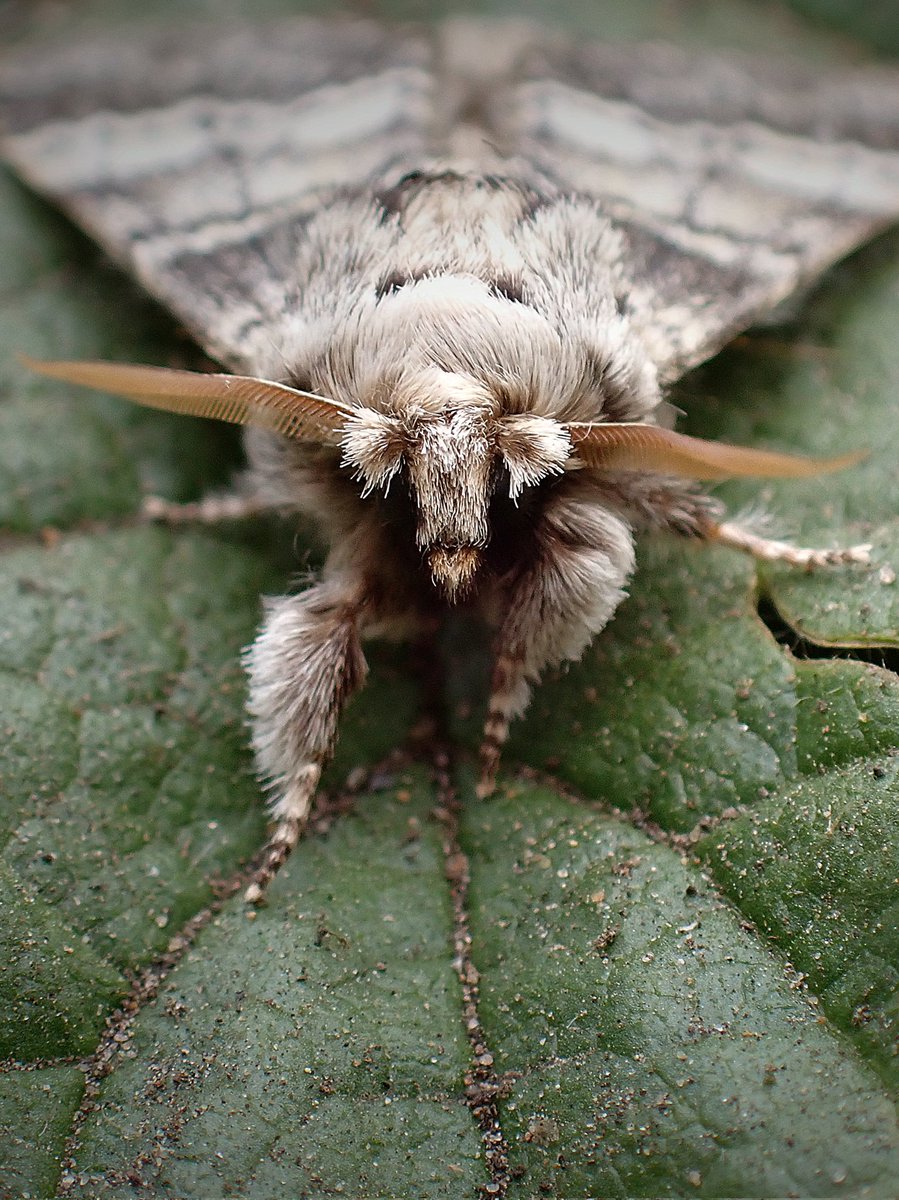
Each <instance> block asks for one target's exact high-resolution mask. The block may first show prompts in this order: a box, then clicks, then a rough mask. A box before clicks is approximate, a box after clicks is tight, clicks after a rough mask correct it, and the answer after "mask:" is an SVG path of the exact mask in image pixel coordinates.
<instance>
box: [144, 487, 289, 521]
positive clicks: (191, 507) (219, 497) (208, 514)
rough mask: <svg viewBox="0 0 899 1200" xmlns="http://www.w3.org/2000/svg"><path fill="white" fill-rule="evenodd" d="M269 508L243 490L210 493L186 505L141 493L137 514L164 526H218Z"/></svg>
mask: <svg viewBox="0 0 899 1200" xmlns="http://www.w3.org/2000/svg"><path fill="white" fill-rule="evenodd" d="M271 507H272V506H271V505H270V504H266V502H265V501H264V500H263V499H262V497H261V496H255V495H252V494H246V493H243V492H220V493H214V494H209V495H207V496H202V497H201V498H200V499H199V500H192V501H188V502H187V503H186V504H179V503H178V502H177V501H176V500H164V499H163V498H162V497H161V496H144V498H143V500H142V501H141V506H140V515H141V517H142V518H143V520H145V521H162V522H164V523H165V524H167V525H187V524H199V525H217V524H219V522H221V521H243V520H246V519H247V518H248V517H255V516H258V514H259V513H261V512H266V511H267V510H268V509H270V508H271Z"/></svg>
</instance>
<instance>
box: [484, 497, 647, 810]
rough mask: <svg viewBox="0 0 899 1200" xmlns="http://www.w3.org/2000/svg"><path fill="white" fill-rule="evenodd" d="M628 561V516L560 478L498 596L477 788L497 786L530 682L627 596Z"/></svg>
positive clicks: (572, 650) (577, 651) (575, 653)
mask: <svg viewBox="0 0 899 1200" xmlns="http://www.w3.org/2000/svg"><path fill="white" fill-rule="evenodd" d="M633 565H634V548H633V537H632V535H631V530H630V527H629V525H628V524H627V522H625V521H624V520H623V519H622V518H621V517H619V516H617V515H616V514H614V513H612V512H610V511H609V510H608V508H606V507H604V506H602V507H601V506H600V505H599V504H598V503H597V500H596V493H595V489H593V488H592V487H591V485H590V484H589V483H588V482H587V481H583V480H579V479H572V480H570V481H568V483H567V484H563V485H562V486H561V487H560V488H559V491H558V492H557V494H556V495H555V496H554V497H553V498H552V500H550V502H549V503H548V505H547V507H546V509H545V510H544V512H543V514H542V515H541V517H540V519H539V521H538V523H537V527H536V529H535V541H534V552H533V555H532V556H531V557H529V558H528V561H527V563H526V564H525V565H524V566H523V567H522V568H521V569H520V570H519V571H518V573H517V575H516V576H515V577H514V578H513V579H512V581H511V583H510V584H509V586H508V587H507V589H506V591H505V593H504V595H503V598H502V599H503V613H504V616H503V618H502V622H501V624H500V627H499V630H498V633H497V636H496V643H495V655H496V657H495V660H494V668H493V677H492V681H491V687H490V701H489V705H488V711H487V718H486V721H485V723H484V732H483V739H482V742H481V750H480V779H479V783H478V787H477V792H478V795H479V796H481V797H485V796H489V795H490V794H491V792H492V791H493V790H494V786H495V780H496V772H497V768H498V766H499V759H500V753H501V751H502V747H503V744H504V743H505V741H506V738H507V737H508V733H509V723H510V721H511V720H512V719H513V718H514V717H516V716H519V715H520V714H521V713H522V712H524V710H525V708H526V707H527V704H528V700H529V698H530V689H531V684H533V683H535V682H536V681H537V679H538V678H539V677H540V674H541V672H542V671H543V670H544V669H545V668H546V667H549V666H554V665H556V664H557V663H560V662H563V661H564V660H566V659H577V658H579V657H580V656H581V654H582V653H583V651H584V649H585V647H586V645H587V643H588V642H589V641H590V640H591V638H592V637H593V636H594V635H595V634H596V633H598V632H599V630H600V629H602V628H603V626H604V625H605V624H606V622H607V621H608V620H609V618H610V617H611V616H612V614H613V612H614V611H615V609H616V608H617V607H618V605H619V603H620V602H621V600H622V599H623V598H624V585H625V583H626V581H627V578H628V576H629V575H630V573H631V571H632V569H633Z"/></svg>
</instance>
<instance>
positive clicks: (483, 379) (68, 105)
mask: <svg viewBox="0 0 899 1200" xmlns="http://www.w3.org/2000/svg"><path fill="white" fill-rule="evenodd" d="M485 46H487V47H489V53H487V54H485V51H484V47H485ZM0 115H2V120H3V125H4V128H5V136H4V142H3V147H4V152H5V154H6V156H7V157H8V159H9V160H10V161H11V162H12V163H13V164H14V165H15V167H16V168H17V169H18V170H19V172H20V173H21V174H22V175H23V177H24V178H25V179H26V180H27V181H29V182H30V183H31V184H32V185H33V186H34V187H35V188H37V189H38V190H40V191H42V192H44V193H45V194H47V195H49V196H50V197H52V198H53V199H54V200H56V201H57V202H58V203H59V204H61V205H62V206H63V207H64V208H65V209H66V210H67V211H68V212H69V213H70V214H72V216H73V217H74V218H75V219H76V220H77V221H78V222H79V223H80V224H82V225H83V226H84V227H85V228H86V229H87V230H89V231H90V232H91V233H92V234H93V235H94V236H95V237H96V238H97V239H98V240H99V241H100V242H101V243H102V245H103V246H105V247H106V249H107V250H108V251H109V252H110V253H111V254H112V255H113V256H115V257H116V258H117V259H118V260H119V261H120V262H122V263H124V264H125V265H126V266H127V267H128V268H129V269H130V270H132V271H133V272H134V273H135V274H136V276H137V277H138V278H139V279H140V280H141V281H142V283H143V284H144V285H145V286H146V287H147V288H148V289H149V290H150V291H151V292H152V293H153V294H155V295H156V296H157V297H158V298H160V299H161V300H163V301H164V302H165V303H166V304H167V305H168V306H169V307H170V308H171V309H172V310H173V311H174V312H175V313H176V314H177V315H178V316H179V317H180V319H181V320H183V321H184V322H185V323H186V325H187V326H188V327H189V328H190V329H191V330H192V331H193V332H194V333H195V335H196V336H197V338H198V340H199V341H200V342H201V343H202V344H203V346H204V347H205V348H206V349H207V351H208V352H209V353H210V354H212V355H213V356H214V357H215V358H217V359H218V360H219V361H221V362H222V363H223V365H224V366H225V367H227V368H228V369H229V370H230V371H231V372H232V373H231V374H221V375H217V374H211V375H198V374H194V373H190V372H185V371H173V370H166V369H164V368H160V367H140V366H126V365H119V364H110V363H105V364H104V363H69V362H54V363H46V362H44V363H38V362H34V361H30V365H31V366H32V367H34V368H35V369H36V370H38V371H42V372H43V373H44V374H47V375H50V376H54V377H56V378H58V379H60V380H63V381H65V382H67V383H70V384H81V385H85V386H89V387H94V388H101V389H104V390H108V391H111V392H114V393H118V394H120V395H122V396H125V397H127V398H129V399H131V400H133V401H136V402H138V403H141V404H148V405H151V406H155V407H159V408H164V409H171V410H175V411H178V412H183V413H187V414H194V415H202V416H210V417H216V418H218V419H221V420H224V421H231V422H235V423H238V424H241V425H244V426H246V447H247V454H248V459H249V469H248V472H247V474H246V477H245V479H244V480H243V487H242V490H241V493H240V494H239V495H237V496H235V497H229V498H220V499H218V500H216V499H208V500H206V501H202V502H200V504H198V505H193V506H186V508H182V509H180V510H179V509H178V506H173V505H167V504H165V503H164V502H158V501H154V502H152V503H151V504H150V506H149V507H150V508H151V509H152V511H153V513H154V514H155V515H158V516H162V517H166V518H169V519H172V520H176V519H179V518H181V519H184V518H185V517H187V518H191V519H193V518H197V519H208V520H215V519H218V518H219V517H221V516H234V515H236V514H239V513H240V512H244V511H251V510H256V509H258V508H260V507H262V508H273V509H278V510H280V511H282V512H286V513H291V512H293V513H297V512H299V513H304V514H306V515H311V516H312V517H313V518H314V519H315V520H316V521H317V522H318V524H319V526H320V528H321V530H322V532H323V534H324V536H325V538H326V539H327V541H328V543H329V545H330V553H329V555H328V558H327V561H326V564H325V567H324V571H323V575H322V578H321V580H320V581H319V582H318V583H316V584H314V585H313V586H311V587H309V588H308V589H307V590H305V591H303V592H301V593H300V594H298V595H287V596H283V597H280V598H277V599H270V600H268V601H266V606H265V615H264V620H263V624H262V628H261V630H260V632H259V635H258V637H257V638H256V640H255V642H254V643H253V644H252V646H250V647H249V648H248V650H247V651H246V666H247V670H248V673H249V680H250V696H249V705H248V708H249V716H250V721H251V725H252V729H253V746H254V750H255V754H256V759H257V763H258V768H259V773H260V776H261V778H262V780H263V781H264V783H265V784H266V786H267V787H268V788H269V789H270V795H271V814H272V819H273V833H272V837H271V840H270V842H269V844H268V847H267V849H266V852H265V855H264V859H263V861H262V865H261V866H260V868H259V870H258V872H257V873H256V876H255V878H254V880H253V882H252V884H251V886H250V888H249V890H248V893H247V895H248V898H249V899H251V900H258V899H260V898H261V896H262V895H263V893H264V890H265V887H266V886H267V884H268V882H269V881H270V879H271V878H272V876H273V875H274V873H275V872H276V871H277V869H278V868H279V866H280V865H281V864H282V863H283V861H284V860H285V859H286V857H287V856H288V854H289V853H290V851H291V849H292V848H293V846H294V845H295V844H296V842H297V839H298V838H299V836H300V834H301V832H302V830H303V827H304V825H305V823H306V821H307V818H308V814H309V811H310V807H311V803H312V799H313V795H314V792H315V789H316V786H317V784H318V780H319V777H320V774H321V770H322V766H323V764H324V763H325V762H326V760H327V758H328V756H329V754H330V751H331V748H332V745H333V743H334V739H335V737H336V733H337V725H338V719H339V716H340V712H341V709H342V708H343V706H344V704H345V702H346V700H347V699H348V698H349V696H350V695H352V693H353V692H355V691H356V690H357V689H358V688H359V687H360V686H361V684H362V683H363V681H364V678H365V671H366V666H365V659H364V656H363V652H362V647H361V642H362V639H363V637H366V636H376V635H379V634H391V635H399V636H405V635H409V634H412V633H414V632H415V630H416V629H417V628H419V627H421V626H422V625H423V624H424V623H429V622H431V621H432V620H433V618H434V616H435V614H436V615H439V614H440V613H441V612H443V611H445V610H446V609H447V608H449V607H450V606H453V605H459V604H465V605H468V606H470V607H472V608H474V609H475V610H476V611H478V612H480V613H481V614H483V616H484V618H485V619H486V620H488V621H490V622H491V623H492V626H493V628H494V638H495V642H494V644H495V651H494V655H495V657H494V666H493V674H492V682H491V690H490V699H489V704H488V712H487V718H486V722H485V725H484V735H483V745H482V750H481V783H480V791H481V793H482V794H484V795H486V794H488V793H489V791H490V790H491V788H492V786H493V780H494V777H495V774H496V770H497V765H498V760H499V754H500V750H501V747H502V744H503V742H504V740H505V738H506V734H507V731H508V727H509V722H510V721H511V720H512V718H513V717H515V716H516V715H518V714H519V713H521V712H522V711H523V709H524V708H525V706H526V705H527V702H528V695H529V690H530V687H531V686H532V685H533V684H534V682H535V681H536V680H537V679H538V678H539V676H540V674H541V672H543V670H544V669H545V668H547V667H548V666H551V665H554V664H557V663H560V662H563V661H564V660H566V659H576V658H578V657H579V656H580V655H581V653H582V652H583V650H584V648H585V646H586V645H587V644H588V642H589V641H590V639H591V638H592V637H593V636H594V635H595V634H596V633H597V632H598V631H599V630H600V629H602V628H603V626H604V625H605V624H606V623H607V622H608V621H609V619H610V618H611V617H612V615H613V613H614V611H615V609H616V607H617V605H618V604H619V603H620V601H621V599H622V597H623V596H624V594H625V588H626V585H627V581H628V577H629V575H630V573H631V571H632V569H633V566H634V533H635V531H637V530H638V529H640V528H643V527H647V526H649V527H656V528H661V529H667V530H670V531H671V532H673V533H675V534H678V535H682V536H687V537H693V538H701V539H705V540H709V541H718V542H721V543H724V544H726V545H730V546H734V547H738V548H740V549H742V550H745V551H748V552H749V553H751V554H754V555H757V556H759V557H762V558H768V559H780V560H783V561H786V562H789V563H794V564H797V565H802V566H815V565H819V564H824V563H844V562H863V561H865V559H866V554H867V548H866V547H852V548H849V549H845V550H813V549H804V548H800V547H794V546H791V545H788V544H785V543H780V542H773V541H770V540H767V539H765V538H763V537H760V536H758V535H756V534H754V533H752V532H750V531H749V530H748V529H745V528H743V527H742V526H741V525H739V524H737V523H734V522H731V521H728V520H725V519H723V515H722V513H721V511H720V509H719V506H718V505H717V503H716V502H715V501H713V500H712V499H711V498H710V497H709V496H707V495H706V494H705V493H704V492H703V491H702V490H701V488H700V487H699V486H698V481H703V480H715V479H721V478H725V477H727V476H733V475H757V476H770V475H780V476H791V475H793V476H798V475H803V474H809V473H813V472H817V471H821V470H831V469H835V468H837V467H841V466H846V465H848V463H849V462H850V461H852V460H853V456H851V455H848V456H844V457H842V458H838V459H832V460H827V461H813V460H808V459H802V458H798V457H795V456H792V455H786V454H782V453H775V452H771V451H763V450H754V449H743V448H738V447H735V446H729V445H725V444H723V443H713V442H706V441H702V440H699V439H696V438H690V437H686V436H683V435H681V434H678V433H675V432H673V431H672V430H671V429H669V428H667V422H666V420H665V414H666V406H665V404H664V389H665V386H666V385H667V384H669V383H670V382H671V381H673V380H675V379H676V378H678V376H680V375H681V374H682V373H683V372H684V371H686V370H687V369H688V368H689V367H691V366H693V365H694V364H696V363H698V362H700V361H702V360H703V359H705V358H706V357H708V356H709V355H711V354H712V353H714V352H715V350H716V349H718V348H719V347H720V346H721V345H723V344H724V343H725V342H726V341H727V340H728V339H729V338H730V337H731V336H733V335H734V334H735V333H737V332H738V331H740V330H741V329H743V328H745V327H747V326H748V325H750V324H752V323H753V322H754V321H755V320H757V319H758V318H759V317H761V316H764V315H765V314H767V313H768V312H770V311H771V310H772V309H773V308H774V307H775V306H776V305H777V304H779V303H780V302H781V301H782V300H784V299H785V298H787V297H788V296H790V295H791V294H792V293H794V292H795V291H796V290H797V289H798V288H800V287H801V286H802V285H804V284H806V283H807V282H808V281H809V280H811V279H812V278H814V277H815V275H816V274H818V273H819V272H820V271H822V270H823V269H824V268H826V267H827V266H828V265H829V264H830V263H831V262H833V261H834V260H835V259H837V258H839V257H840V256H841V255H843V254H845V253H846V252H847V251H848V250H850V249H851V248H852V247H853V246H855V245H857V244H859V243H860V242H861V241H863V240H864V239H865V238H867V237H869V236H871V235H872V233H873V232H875V231H876V230H877V229H878V228H880V227H882V226H883V225H885V224H887V223H889V222H890V221H892V220H894V219H895V218H896V217H897V215H899V81H897V78H896V76H895V74H894V73H891V72H888V71H876V70H869V71H856V72H847V73H843V74H832V73H828V74H821V75H818V74H815V73H814V72H808V71H805V70H802V69H799V68H795V67H791V68H785V67H783V66H778V65H776V64H772V63H759V62H755V61H751V60H746V59H740V58H737V57H732V56H731V57H729V56H720V57H705V58H701V57H695V56H692V55H689V54H687V53H685V52H683V51H679V50H676V49H673V48H670V47H662V46H645V45H630V46H615V47H609V46H604V45H602V44H593V45H580V44H574V43H572V42H571V41H568V40H566V39H565V38H564V37H557V36H555V35H552V34H549V33H547V32H546V31H544V30H539V29H537V28H535V27H533V26H529V25H525V24H516V23H507V24H488V23H485V22H482V21H454V22H450V23H447V24H445V25H443V26H441V27H439V28H438V29H436V30H432V31H420V32H416V31H414V30H410V31H405V32H403V33H402V34H399V33H397V32H396V31H391V30H385V29H383V28H381V27H380V26H377V25H375V24H373V23H370V22H364V21H348V22H329V21H316V20H311V19H294V20H291V21H288V22H285V23H281V24H278V25H274V26H261V27H254V28H252V29H247V28H236V29H233V30H224V31H221V30H218V31H215V32H214V33H211V32H210V31H209V30H208V29H203V30H197V31H195V32H193V33H191V32H190V31H184V30H182V29H179V30H178V31H177V33H176V34H175V33H165V32H163V33H160V34H158V35H152V36H148V37H147V38H145V39H144V40H143V41H141V42H137V41H134V40H132V41H129V42H127V43H124V42H119V43H110V44H105V45H103V44H100V45H95V46H91V47H84V46H77V47H64V48H57V49H49V50H48V49H44V50H36V51H28V52H27V53H26V52H20V53H18V54H17V55H15V56H14V58H13V59H12V60H11V61H10V62H8V63H7V65H6V66H5V67H4V68H3V70H2V72H0Z"/></svg>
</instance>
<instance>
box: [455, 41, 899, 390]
mask: <svg viewBox="0 0 899 1200" xmlns="http://www.w3.org/2000/svg"><path fill="white" fill-rule="evenodd" d="M477 36H478V35H477V31H476V28H472V27H471V26H468V25H465V24H459V25H457V26H456V27H455V37H456V39H457V44H458V47H459V49H458V51H457V53H458V57H459V59H460V61H464V60H465V59H466V57H467V58H469V59H470V57H471V53H472V49H473V45H472V43H473V41H474V39H476V38H477ZM517 36H518V46H517V48H516V61H515V65H514V69H513V70H512V71H510V73H509V74H508V75H507V77H506V81H505V83H504V85H503V86H502V87H500V88H497V89H495V90H494V91H493V93H492V96H491V98H490V102H489V120H490V121H491V122H492V124H493V126H494V134H493V136H494V139H495V141H497V142H498V143H500V144H501V145H504V146H505V147H506V148H514V151H515V152H516V153H517V154H519V155H521V156H522V157H523V158H526V159H528V160H529V161H531V162H533V163H534V164H535V166H536V167H538V168H539V169H540V170H542V171H543V172H545V173H546V174H547V175H548V176H549V177H550V178H551V179H554V180H556V181H557V182H558V183H559V185H560V186H561V187H562V188H564V189H568V190H573V191H576V192H580V193H582V194H584V193H586V194H588V195H592V196H594V197H597V198H598V199H599V200H600V201H601V202H602V205H603V207H604V209H605V210H606V211H607V212H608V214H609V215H610V216H611V217H612V218H613V219H614V220H615V222H616V223H617V224H619V225H620V227H621V228H622V230H623V232H624V234H625V237H626V240H627V243H628V245H629V253H630V259H631V275H632V278H633V280H634V288H633V291H632V293H631V295H630V297H628V298H627V299H626V303H627V304H628V305H629V307H630V309H631V313H632V317H633V319H634V321H635V322H636V323H637V324H639V325H640V326H642V329H643V333H644V337H645V340H646V343H647V345H648V347H649V349H650V353H651V354H652V355H653V357H654V359H655V361H656V362H657V364H658V365H659V367H660V368H661V372H662V375H663V377H665V378H667V379H669V380H670V379H673V378H676V377H677V376H678V375H680V374H681V373H683V371H685V370H686V369H687V368H689V367H690V366H693V365H694V364H696V363H698V362H700V361H702V360H703V359H705V358H707V357H708V356H709V355H710V354H712V353H714V351H715V350H717V349H718V348H719V347H720V346H721V345H723V344H724V343H725V342H726V341H727V340H728V339H729V338H731V337H732V336H733V335H734V334H735V333H737V332H739V331H740V330H741V329H744V328H746V327H747V326H749V325H750V324H752V323H753V322H754V321H755V320H757V319H758V318H759V317H761V316H764V315H765V314H766V313H768V312H770V311H771V310H772V309H773V308H774V307H776V305H777V304H779V303H780V302H781V301H783V300H784V299H786V298H787V297H788V296H789V295H790V294H791V293H793V292H794V291H796V290H797V289H798V288H801V287H802V286H803V285H805V284H807V283H808V282H810V281H811V280H812V279H813V278H814V277H815V276H816V275H817V274H819V273H820V272H821V271H823V270H824V269H825V268H826V267H827V266H829V265H830V264H831V263H832V262H834V261H835V260H837V259H838V258H840V257H842V256H843V255H844V254H846V253H847V252H848V251H849V250H851V249H852V248H853V247H855V246H857V245H858V244H859V243H861V242H862V241H864V240H865V239H867V238H869V237H870V236H872V235H873V234H874V233H875V232H876V231H877V230H878V229H880V228H882V227H884V226H885V225H887V224H889V223H890V222H892V221H894V220H896V219H897V217H899V72H896V71H895V70H890V69H888V68H876V69H867V70H865V69H862V70H855V71H848V72H840V71H838V72H836V73H834V72H833V71H832V70H831V69H829V68H825V67H819V68H814V69H813V68H808V67H803V66H798V65H796V64H786V63H777V62H769V61H767V60H763V59H750V58H747V57H740V56H737V55H732V56H727V55H718V56H708V55H702V56H700V55H697V54H695V53H690V52H687V51H685V50H681V49H677V48H675V47H671V46H662V45H652V44H636V45H606V44H602V43H593V44H591V43H587V44H575V43H572V42H571V41H570V40H569V39H564V38H559V37H555V36H547V35H543V36H541V37H535V36H534V35H533V34H532V35H530V36H529V35H528V34H527V32H526V31H525V30H523V29H519V30H518V31H517ZM481 41H482V42H483V38H481ZM466 42H468V43H469V49H468V51H467V52H466V51H465V49H464V46H465V44H466Z"/></svg>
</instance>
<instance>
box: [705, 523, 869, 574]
mask: <svg viewBox="0 0 899 1200" xmlns="http://www.w3.org/2000/svg"><path fill="white" fill-rule="evenodd" d="M712 537H713V539H714V540H715V541H717V542H721V543H722V544H723V545H725V546H731V547H732V548H733V549H734V550H743V551H744V552H745V553H747V554H751V555H752V556H753V557H754V558H758V559H761V560H762V561H764V562H783V563H788V564H789V565H790V566H794V567H804V568H805V569H806V570H807V571H813V570H814V569H815V568H816V567H831V566H841V565H844V564H846V563H856V564H861V565H866V564H867V563H870V561H871V544H870V543H868V542H866V543H864V544H863V545H859V546H844V547H836V548H834V549H813V548H811V547H808V546H793V545H792V544H791V543H790V542H778V541H774V540H773V539H772V538H766V537H761V536H760V535H759V534H756V533H752V532H751V531H750V530H748V529H744V528H743V526H742V525H737V524H735V523H734V522H732V521H723V522H722V523H721V524H720V525H716V526H714V529H713V532H712Z"/></svg>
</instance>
